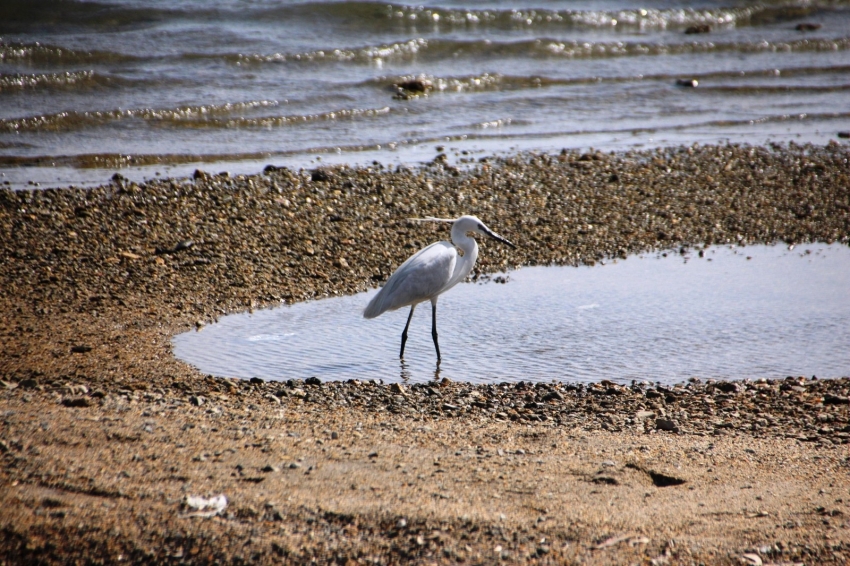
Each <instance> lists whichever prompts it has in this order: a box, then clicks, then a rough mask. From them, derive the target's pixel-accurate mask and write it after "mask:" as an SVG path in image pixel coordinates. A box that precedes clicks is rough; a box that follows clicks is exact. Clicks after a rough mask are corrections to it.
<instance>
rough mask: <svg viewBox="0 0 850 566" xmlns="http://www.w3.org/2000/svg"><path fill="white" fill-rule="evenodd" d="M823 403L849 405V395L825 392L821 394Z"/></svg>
mask: <svg viewBox="0 0 850 566" xmlns="http://www.w3.org/2000/svg"><path fill="white" fill-rule="evenodd" d="M823 404H824V405H850V397H844V396H841V395H833V394H832V393H827V394H826V395H824V396H823Z"/></svg>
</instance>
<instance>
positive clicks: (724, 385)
mask: <svg viewBox="0 0 850 566" xmlns="http://www.w3.org/2000/svg"><path fill="white" fill-rule="evenodd" d="M714 388H715V389H719V390H720V391H722V392H724V393H737V392H738V391H740V389H741V388H740V387H739V386H738V384H737V383H732V382H731V381H721V382H719V383H715V384H714Z"/></svg>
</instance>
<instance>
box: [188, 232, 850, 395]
mask: <svg viewBox="0 0 850 566" xmlns="http://www.w3.org/2000/svg"><path fill="white" fill-rule="evenodd" d="M507 279H508V282H507V283H506V284H498V283H495V282H493V281H492V280H491V281H490V282H487V283H468V284H463V285H458V286H457V287H455V288H454V289H452V290H451V291H449V292H448V293H446V294H445V295H444V296H442V297H441V298H440V302H439V308H438V321H439V332H440V347H441V350H442V354H443V361H442V363H441V365H440V369H439V373H437V374H435V369H436V355H435V353H434V346H433V343H432V341H431V335H430V324H431V314H430V308H428V305H427V303H426V304H423V305H421V306H420V307H419V309H418V310H417V311H416V314H415V315H414V317H413V322H412V323H411V326H410V331H409V339H408V342H407V348H406V351H405V354H406V360H405V363H404V364H401V363H400V361H399V360H398V348H399V342H400V335H401V331H402V329H403V328H404V324H405V321H406V318H407V313H408V309H406V308H405V309H401V310H398V311H395V312H391V313H386V314H384V315H382V316H380V317H378V318H377V319H373V320H365V319H363V317H362V314H361V313H362V310H363V308H364V307H365V306H366V304H367V303H368V301H369V299H370V298H371V296H372V295H373V294H374V293H375V292H376V291H375V290H372V291H370V292H369V293H361V294H358V295H354V296H348V297H341V298H333V299H322V300H317V301H311V302H306V303H299V304H295V305H291V306H282V307H278V308H274V309H268V310H263V311H257V312H254V313H252V314H248V313H244V314H237V315H231V316H227V317H224V318H222V319H221V320H220V321H219V322H218V323H216V324H213V325H210V326H208V327H205V328H203V329H202V330H201V331H199V332H195V331H192V332H187V333H184V334H181V335H178V336H176V337H175V338H174V352H175V355H176V356H177V357H178V358H180V359H182V360H184V361H186V362H188V363H190V364H192V365H194V366H196V367H198V368H199V369H200V370H201V371H202V372H204V373H209V374H213V375H217V376H227V377H241V378H251V377H261V378H263V379H270V380H286V379H292V378H295V379H299V378H300V379H305V378H308V377H313V376H315V377H318V378H319V379H321V380H323V381H337V380H345V379H352V378H353V379H361V380H364V379H382V380H384V382H394V381H409V382H423V381H429V380H432V379H434V377H435V375H436V376H437V377H440V378H443V377H447V378H449V379H451V380H453V381H470V382H477V383H491V382H502V381H519V380H526V381H529V380H530V381H551V380H558V381H584V382H590V381H598V380H601V379H609V380H612V381H616V382H621V383H628V382H630V381H631V380H633V379H637V380H649V381H653V382H655V381H660V382H663V383H667V384H672V383H678V382H682V381H685V380H687V379H688V378H690V377H699V378H701V379H708V378H715V379H744V378H752V379H755V378H762V377H764V378H773V379H776V378H784V377H786V376H788V375H794V376H796V375H805V376H807V377H810V376H812V375H817V376H818V377H824V378H825V377H841V376H847V375H850V349H848V348H847V344H850V325H848V323H847V321H848V320H850V248H848V247H847V246H840V245H826V244H808V245H798V246H796V247H795V248H793V249H792V250H789V249H788V247H787V246H784V245H778V246H748V247H738V248H730V247H713V248H708V249H707V250H706V251H705V256H704V257H702V258H701V257H699V256H698V253H697V252H696V251H695V250H691V251H690V252H689V253H687V254H685V255H679V254H677V253H669V254H667V255H666V257H665V256H661V255H656V254H645V255H643V256H640V257H631V258H629V259H628V260H625V261H617V262H613V263H609V264H608V265H604V266H601V265H599V266H595V267H578V268H576V267H530V268H522V269H519V270H517V271H513V272H510V273H509V274H508V277H507Z"/></svg>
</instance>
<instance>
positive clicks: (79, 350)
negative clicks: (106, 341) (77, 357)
mask: <svg viewBox="0 0 850 566" xmlns="http://www.w3.org/2000/svg"><path fill="white" fill-rule="evenodd" d="M91 349H92V348H91V346H87V345H85V344H77V345H76V346H72V347H71V351H72V352H74V353H75V354H85V353H86V352H91Z"/></svg>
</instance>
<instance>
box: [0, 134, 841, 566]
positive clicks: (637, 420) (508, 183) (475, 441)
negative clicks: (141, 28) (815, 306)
mask: <svg viewBox="0 0 850 566" xmlns="http://www.w3.org/2000/svg"><path fill="white" fill-rule="evenodd" d="M848 158H850V152H848V149H847V148H846V147H845V146H840V145H838V144H831V145H829V146H826V147H820V148H817V147H797V146H791V147H776V148H751V147H737V146H736V147H695V148H678V149H674V150H667V151H653V152H641V153H636V152H632V153H628V154H617V155H609V154H579V153H570V152H567V153H564V154H562V155H560V156H531V155H520V156H516V157H514V158H510V159H493V160H489V161H488V162H480V163H478V164H477V168H475V169H471V170H468V171H465V170H457V169H455V168H454V167H452V166H450V165H448V164H447V163H445V162H444V161H443V160H442V159H440V158H438V159H437V160H435V162H434V163H433V164H431V165H429V166H426V167H423V168H421V169H409V170H408V169H402V170H394V171H388V170H384V169H383V168H381V167H379V166H375V167H372V168H371V169H368V170H366V169H350V168H343V167H337V168H327V169H321V170H314V171H289V170H272V169H271V168H270V169H268V170H267V171H265V172H263V173H261V174H258V175H255V176H240V177H237V178H227V177H224V176H219V175H209V174H202V173H199V174H198V175H197V178H196V179H193V180H171V179H163V180H156V181H151V182H148V183H146V184H145V185H142V186H140V185H137V184H135V183H130V182H126V181H124V180H122V179H120V178H116V179H115V180H114V181H113V183H111V184H109V185H106V186H103V187H99V188H96V189H90V190H82V189H79V190H76V189H62V190H41V191H39V190H36V191H21V192H11V191H4V192H0V248H2V257H3V261H2V264H0V288H2V289H3V292H2V293H0V308H2V312H3V313H4V316H3V317H2V319H0V336H2V339H0V379H1V380H2V383H0V413H1V414H2V415H1V416H2V419H3V420H2V423H3V424H2V431H3V432H2V435H0V438H2V440H0V462H1V463H2V464H1V467H0V481H2V484H3V486H4V487H3V489H2V490H0V505H2V509H3V511H2V512H0V532H2V536H0V556H2V557H3V559H4V560H5V562H6V563H9V564H29V563H33V562H42V563H70V562H76V561H82V562H98V561H101V562H108V563H115V562H118V561H123V562H139V563H150V562H152V561H157V562H174V563H179V562H187V563H209V562H215V561H219V562H228V563H237V562H243V563H279V562H290V563H302V562H308V561H310V560H315V561H316V562H320V563H328V562H335V563H343V564H344V563H400V562H410V563H422V564H429V563H457V562H461V561H463V562H468V563H492V562H494V561H496V560H499V559H502V560H505V561H511V562H513V561H519V562H539V563H574V562H575V563H599V564H607V563H612V564H622V563H630V562H631V563H649V562H652V561H654V563H656V564H663V563H670V564H678V563H681V564H698V563H704V564H741V563H744V564H746V563H759V561H761V563H765V564H766V563H799V562H803V563H807V564H812V563H835V564H843V563H846V561H847V560H848V559H850V481H848V472H850V459H849V458H848V449H847V448H848V446H847V445H848V442H850V399H848V395H850V379H848V378H847V377H844V376H819V377H820V378H821V379H816V380H815V379H811V376H806V377H802V376H789V378H788V379H782V380H761V381H756V382H746V383H744V382H735V383H711V382H700V381H694V382H691V383H684V384H682V385H680V386H677V387H670V388H662V387H657V386H650V385H648V384H645V385H640V384H636V385H635V386H633V387H623V386H618V385H615V384H612V383H601V384H598V385H595V386H591V387H578V386H577V385H574V384H571V383H570V382H569V378H568V376H559V375H552V376H551V379H552V380H553V381H552V383H547V384H546V385H545V386H533V387H532V386H530V385H528V384H525V383H523V384H503V385H499V384H498V377H497V376H494V380H495V381H496V383H497V384H496V385H481V386H471V385H466V384H462V383H452V382H446V381H439V382H435V383H432V384H427V385H417V386H412V387H406V386H398V385H390V386H384V385H380V384H377V383H373V382H370V381H369V376H363V379H362V380H360V381H359V382H347V383H330V384H322V383H316V382H313V380H309V381H300V380H295V381H292V382H289V383H267V382H262V381H260V382H254V383H252V382H248V381H238V380H230V379H220V378H213V377H210V376H205V375H202V374H200V373H199V372H197V371H195V370H194V369H193V368H191V367H188V366H187V365H185V364H183V363H182V362H179V361H178V360H176V359H174V358H173V356H172V355H171V346H170V339H171V337H172V336H173V335H174V334H175V333H177V332H181V331H185V330H189V329H191V328H202V327H203V325H205V324H207V323H209V322H211V321H213V320H215V319H216V318H217V317H218V316H221V315H222V314H225V313H229V312H235V311H239V310H245V309H249V308H259V307H261V306H265V305H273V304H279V303H280V302H281V301H286V302H293V301H299V300H304V299H308V298H311V297H318V296H324V295H328V294H337V293H351V292H355V291H359V290H363V289H365V288H367V287H370V286H376V285H379V284H380V283H381V282H382V281H383V280H384V279H386V277H387V276H388V275H389V274H390V273H391V272H392V270H393V269H394V268H395V267H396V266H397V265H398V264H399V263H400V262H401V261H403V260H404V259H405V258H406V257H407V256H408V255H409V254H410V253H411V252H412V251H413V250H414V249H416V248H418V247H421V246H423V245H425V244H427V243H428V242H430V241H433V240H435V239H442V238H443V237H445V231H444V230H440V229H439V227H437V226H431V225H421V224H413V223H409V222H408V221H407V220H406V219H407V218H409V217H412V216H425V215H430V216H441V217H454V216H457V215H459V214H461V213H475V214H476V215H478V216H479V217H480V218H482V220H484V221H485V222H487V223H488V225H490V226H492V227H494V228H496V229H498V230H499V231H500V232H501V233H502V234H504V235H505V236H506V237H508V238H511V239H512V240H513V241H514V242H515V243H517V245H518V248H517V250H509V249H505V248H504V247H502V246H498V245H493V246H491V245H488V243H487V242H482V253H481V256H480V258H479V266H478V269H477V271H476V274H479V275H480V274H484V273H490V272H493V271H496V270H504V269H509V268H511V267H513V266H517V265H528V264H548V263H564V264H579V263H592V262H595V261H600V260H603V259H605V258H606V257H612V256H625V255H628V254H631V253H636V252H642V251H647V250H650V249H659V248H661V249H669V250H671V251H678V250H679V249H681V248H682V247H683V246H686V247H688V248H691V249H693V248H697V247H702V246H704V245H706V244H710V245H716V244H727V243H735V244H740V245H746V244H748V243H757V242H758V243H772V242H776V241H784V242H789V243H801V242H808V241H822V242H835V241H838V242H843V243H847V242H848V237H850V169H848ZM305 377H308V376H305ZM825 377H830V378H833V379H824V378H825ZM219 494H224V495H225V496H226V498H227V501H228V504H227V507H226V508H225V509H223V510H222V511H221V512H220V513H218V514H217V515H215V516H212V517H199V516H193V513H192V511H193V510H192V509H190V508H189V507H188V506H187V505H186V497H187V496H194V495H199V496H203V497H212V496H216V495H219Z"/></svg>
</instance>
